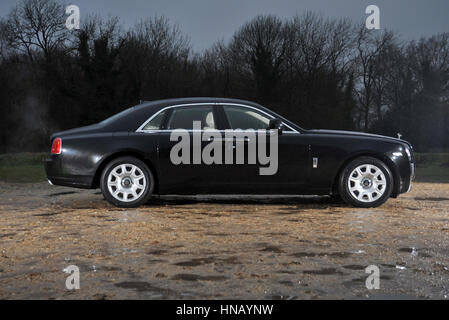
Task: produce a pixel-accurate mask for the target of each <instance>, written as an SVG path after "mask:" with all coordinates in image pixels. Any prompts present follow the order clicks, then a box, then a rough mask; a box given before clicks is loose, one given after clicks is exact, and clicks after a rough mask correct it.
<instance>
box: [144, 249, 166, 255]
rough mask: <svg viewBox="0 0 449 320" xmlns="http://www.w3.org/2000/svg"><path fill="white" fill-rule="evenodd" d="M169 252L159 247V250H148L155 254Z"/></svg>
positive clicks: (149, 252)
mask: <svg viewBox="0 0 449 320" xmlns="http://www.w3.org/2000/svg"><path fill="white" fill-rule="evenodd" d="M167 252H168V251H167V250H164V249H158V250H152V251H148V252H147V254H150V255H154V256H160V255H162V254H164V253H167Z"/></svg>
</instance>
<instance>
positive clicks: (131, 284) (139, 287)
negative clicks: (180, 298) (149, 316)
mask: <svg viewBox="0 0 449 320" xmlns="http://www.w3.org/2000/svg"><path fill="white" fill-rule="evenodd" d="M115 286H116V287H118V288H123V289H130V290H135V291H136V292H150V293H151V292H152V293H156V294H159V295H161V298H162V297H165V296H167V295H172V294H173V293H174V291H172V290H170V289H163V288H159V287H156V286H153V285H152V284H150V283H148V282H144V281H125V282H120V283H116V284H115Z"/></svg>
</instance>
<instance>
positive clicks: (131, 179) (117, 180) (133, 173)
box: [108, 163, 147, 202]
mask: <svg viewBox="0 0 449 320" xmlns="http://www.w3.org/2000/svg"><path fill="white" fill-rule="evenodd" d="M146 185H147V179H146V178H145V175H144V174H143V171H142V170H141V169H140V168H139V167H137V166H135V165H133V164H130V163H125V164H120V165H118V166H116V167H114V168H113V169H112V170H111V172H110V173H109V175H108V190H109V192H110V194H111V195H112V196H113V197H114V198H115V199H117V200H119V201H123V202H131V201H135V200H137V199H139V198H140V197H141V196H142V195H143V194H144V190H145V187H146Z"/></svg>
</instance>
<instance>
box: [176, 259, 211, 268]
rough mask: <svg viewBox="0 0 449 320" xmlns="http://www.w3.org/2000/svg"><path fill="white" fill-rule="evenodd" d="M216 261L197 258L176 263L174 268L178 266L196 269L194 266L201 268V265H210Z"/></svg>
mask: <svg viewBox="0 0 449 320" xmlns="http://www.w3.org/2000/svg"><path fill="white" fill-rule="evenodd" d="M215 261H216V259H215V258H213V257H209V258H198V259H192V260H189V261H182V262H177V263H174V265H175V266H180V267H196V266H201V265H205V264H210V263H213V262H215Z"/></svg>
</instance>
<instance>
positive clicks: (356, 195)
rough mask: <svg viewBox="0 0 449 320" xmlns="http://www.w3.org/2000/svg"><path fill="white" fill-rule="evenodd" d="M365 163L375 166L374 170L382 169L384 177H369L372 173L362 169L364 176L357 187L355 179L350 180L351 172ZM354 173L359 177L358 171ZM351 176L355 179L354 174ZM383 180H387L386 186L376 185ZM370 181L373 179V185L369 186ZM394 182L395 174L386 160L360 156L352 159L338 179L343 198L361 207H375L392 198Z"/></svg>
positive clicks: (348, 202) (350, 203)
mask: <svg viewBox="0 0 449 320" xmlns="http://www.w3.org/2000/svg"><path fill="white" fill-rule="evenodd" d="M365 165H372V166H375V167H371V168H372V170H373V171H372V172H376V173H377V172H378V171H376V169H380V171H381V172H382V173H383V177H382V175H379V176H378V178H374V177H371V178H370V177H369V176H371V175H370V173H368V172H367V171H365V172H363V171H361V172H362V175H361V176H360V177H361V178H362V180H361V182H360V186H358V185H357V187H355V185H356V183H355V182H354V181H353V180H351V181H349V179H350V175H351V173H353V171H354V170H356V168H360V166H362V167H363V166H365ZM366 168H368V167H366ZM366 168H365V170H366ZM362 169H363V168H362ZM354 174H355V178H358V177H359V175H358V173H354ZM351 178H353V179H354V176H353V177H351ZM376 179H380V180H376ZM383 180H385V186H383V187H382V186H376V184H377V183H379V184H380V183H382V182H381V181H383ZM369 181H371V187H368V186H369ZM373 181H376V182H373ZM362 182H363V183H366V184H367V186H364V185H363V183H362ZM374 183H375V184H374ZM393 183H394V180H393V175H392V174H391V171H390V169H389V168H388V166H387V165H386V164H385V163H384V162H382V161H381V160H379V159H376V158H373V157H360V158H357V159H355V160H353V161H351V162H350V163H349V164H348V165H346V167H345V168H344V169H343V171H342V172H341V173H340V177H339V179H338V191H339V194H340V196H341V198H342V199H343V200H344V201H345V202H346V203H347V204H349V205H352V206H354V207H359V208H375V207H378V206H380V205H382V204H384V203H385V202H386V201H387V200H388V199H389V198H390V196H391V193H392V191H393ZM350 187H351V189H353V191H351V190H350ZM365 187H366V188H367V189H366V190H365V189H364V188H365ZM356 188H360V189H362V192H358V191H357V190H355V189H356ZM368 188H369V189H368ZM376 188H378V190H379V191H376ZM379 188H380V189H379ZM354 190H355V191H354ZM371 190H372V192H371ZM365 191H366V192H365ZM382 192H383V193H382ZM368 194H370V195H368ZM373 195H374V196H373ZM369 196H371V199H372V200H371V201H370V199H369ZM376 197H377V199H376Z"/></svg>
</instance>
